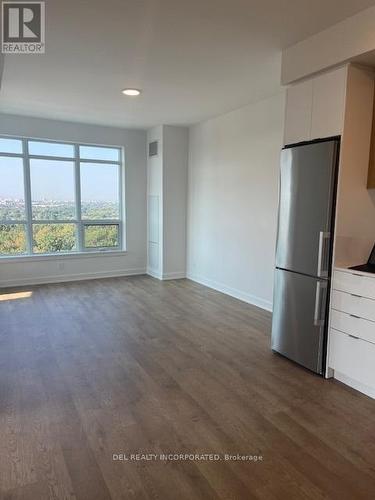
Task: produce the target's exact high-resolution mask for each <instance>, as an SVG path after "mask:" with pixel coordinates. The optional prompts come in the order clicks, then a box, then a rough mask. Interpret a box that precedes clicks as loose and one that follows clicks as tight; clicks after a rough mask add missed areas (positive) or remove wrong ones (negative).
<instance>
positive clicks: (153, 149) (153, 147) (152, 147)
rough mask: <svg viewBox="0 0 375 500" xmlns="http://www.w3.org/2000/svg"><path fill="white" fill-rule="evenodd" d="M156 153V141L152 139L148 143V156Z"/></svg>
mask: <svg viewBox="0 0 375 500" xmlns="http://www.w3.org/2000/svg"><path fill="white" fill-rule="evenodd" d="M157 155H158V141H153V142H150V143H149V144H148V156H149V157H151V156H157Z"/></svg>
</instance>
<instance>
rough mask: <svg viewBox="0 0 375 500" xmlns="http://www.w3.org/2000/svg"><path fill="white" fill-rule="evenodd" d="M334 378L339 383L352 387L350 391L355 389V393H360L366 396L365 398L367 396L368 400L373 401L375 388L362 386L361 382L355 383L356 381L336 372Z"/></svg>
mask: <svg viewBox="0 0 375 500" xmlns="http://www.w3.org/2000/svg"><path fill="white" fill-rule="evenodd" d="M334 378H335V379H336V380H338V381H340V382H342V383H343V384H345V385H348V386H349V387H352V389H355V390H356V391H359V392H362V394H366V396H369V397H370V398H373V399H375V388H374V387H370V386H368V385H365V384H362V383H361V382H357V380H354V379H352V378H350V377H348V376H347V375H344V374H343V373H341V372H338V371H337V370H335V371H334Z"/></svg>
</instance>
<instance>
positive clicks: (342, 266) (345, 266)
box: [333, 262, 375, 278]
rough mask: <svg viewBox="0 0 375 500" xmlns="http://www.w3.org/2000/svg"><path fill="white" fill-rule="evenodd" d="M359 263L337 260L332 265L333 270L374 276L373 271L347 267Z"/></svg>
mask: <svg viewBox="0 0 375 500" xmlns="http://www.w3.org/2000/svg"><path fill="white" fill-rule="evenodd" d="M358 265H360V264H358V262H357V263H353V262H351V263H348V262H345V263H344V262H337V263H336V264H335V265H334V267H333V270H334V271H341V272H346V273H351V274H359V275H361V276H368V277H371V278H375V273H367V272H365V271H358V270H356V269H349V268H350V267H352V266H358Z"/></svg>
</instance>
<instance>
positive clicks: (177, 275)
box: [162, 272, 186, 280]
mask: <svg viewBox="0 0 375 500" xmlns="http://www.w3.org/2000/svg"><path fill="white" fill-rule="evenodd" d="M184 278H186V273H185V272H176V273H165V274H163V278H162V279H163V280H181V279H184Z"/></svg>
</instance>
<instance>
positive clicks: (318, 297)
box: [314, 281, 327, 326]
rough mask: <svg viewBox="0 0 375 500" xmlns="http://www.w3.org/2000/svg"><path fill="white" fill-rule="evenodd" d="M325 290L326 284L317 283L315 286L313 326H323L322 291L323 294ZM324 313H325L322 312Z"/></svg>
mask: <svg viewBox="0 0 375 500" xmlns="http://www.w3.org/2000/svg"><path fill="white" fill-rule="evenodd" d="M326 290H327V283H325V282H322V281H318V282H317V284H316V294H315V313H314V325H315V326H323V325H324V317H323V319H322V317H321V316H322V303H323V304H325V300H324V301H322V291H323V292H324V293H325V292H326ZM323 313H325V311H323Z"/></svg>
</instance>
